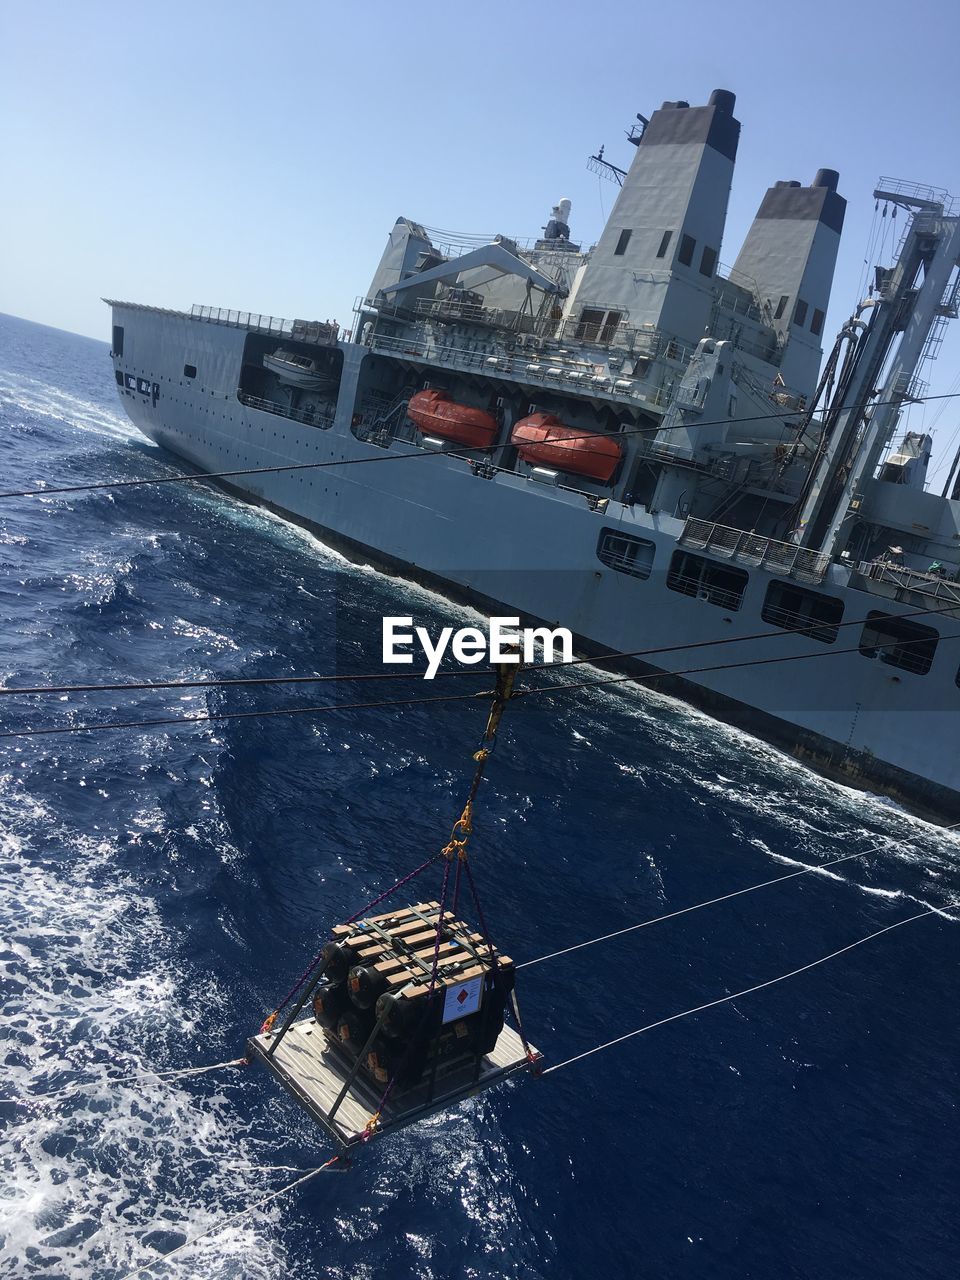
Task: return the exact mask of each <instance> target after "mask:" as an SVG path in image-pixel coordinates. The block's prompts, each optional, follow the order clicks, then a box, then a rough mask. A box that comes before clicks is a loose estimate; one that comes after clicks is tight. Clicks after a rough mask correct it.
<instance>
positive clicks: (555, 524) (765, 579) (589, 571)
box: [114, 304, 960, 821]
mask: <svg viewBox="0 0 960 1280" xmlns="http://www.w3.org/2000/svg"><path fill="white" fill-rule="evenodd" d="M114 324H115V326H120V327H121V328H122V330H123V334H124V339H123V343H122V353H121V352H117V353H115V354H114V365H115V369H116V372H117V381H118V385H119V386H120V388H121V398H122V402H123V405H124V408H125V409H126V410H127V412H128V414H129V416H130V418H131V419H132V421H133V422H134V424H135V425H136V426H137V427H138V428H139V430H141V431H142V432H143V434H144V435H146V436H147V437H149V438H150V439H152V440H154V441H156V442H157V443H158V444H159V445H162V446H163V447H164V448H166V449H168V450H170V452H172V453H173V454H175V455H177V456H178V457H180V458H182V459H184V460H186V461H187V462H188V463H189V464H190V466H191V468H193V469H196V470H199V471H205V472H222V471H228V470H243V469H249V468H257V467H282V466H290V465H293V466H296V465H298V464H299V465H301V466H302V464H316V463H326V462H353V461H355V460H356V461H360V460H363V459H368V458H370V459H373V458H376V459H377V461H376V462H371V463H369V465H356V466H353V465H346V466H342V467H330V468H328V469H316V470H309V469H300V470H292V471H287V472H278V473H275V474H267V475H260V476H245V477H239V476H238V477H235V478H233V479H231V480H229V481H228V482H227V483H228V487H229V488H230V489H231V490H232V491H233V492H235V493H237V494H239V495H240V496H242V497H243V498H245V499H247V500H250V501H253V502H256V503H259V504H262V505H264V506H266V507H269V508H270V509H272V510H274V511H276V512H278V513H281V514H282V515H284V516H286V517H288V518H290V519H292V520H294V521H296V522H298V523H300V524H302V525H304V526H306V527H308V528H311V529H314V530H315V531H317V532H318V533H319V534H320V535H321V536H322V537H323V538H324V539H325V540H327V541H329V542H331V543H332V544H334V545H337V546H339V547H341V548H342V549H344V550H346V551H347V552H348V554H355V555H357V556H361V557H363V558H364V559H368V560H371V561H373V562H374V563H377V564H379V565H381V566H383V567H385V568H388V569H392V570H395V571H397V572H399V573H401V574H403V575H405V576H407V577H410V578H413V579H416V580H422V581H424V582H427V583H429V584H431V585H434V586H436V587H438V588H439V589H440V590H442V591H443V592H445V593H446V594H447V595H448V596H450V597H451V598H455V599H458V600H462V601H465V602H469V603H472V604H475V605H478V606H479V607H481V608H484V609H487V610H495V611H496V612H498V613H509V614H514V613H518V614H520V615H521V616H523V617H525V618H529V619H535V620H538V621H543V622H548V623H551V624H555V625H556V624H559V625H564V626H567V627H569V628H570V629H571V630H572V631H573V632H574V634H575V635H576V636H577V637H578V643H579V646H580V648H581V650H582V651H583V652H585V653H587V654H590V655H595V654H599V653H603V652H608V651H611V652H618V653H630V654H634V655H637V656H634V657H633V658H631V659H629V660H627V661H626V662H625V663H624V667H625V669H628V670H630V671H632V672H642V673H651V672H656V673H659V675H658V679H657V681H656V683H655V686H654V687H656V688H658V689H660V690H662V691H665V692H669V693H673V694H676V695H678V696H680V697H682V698H684V699H686V700H687V701H689V702H691V703H693V704H694V705H696V706H698V707H700V708H702V709H705V710H707V711H708V712H710V713H711V714H714V715H716V716H717V717H719V718H722V719H724V720H726V721H728V722H731V723H733V724H736V725H738V726H740V727H742V728H745V729H747V730H749V731H751V732H753V733H755V734H757V735H758V736H759V737H761V738H763V739H765V740H767V741H769V742H772V743H774V744H775V745H777V746H779V747H780V748H782V749H783V750H785V751H787V752H789V753H791V754H792V755H794V756H795V757H797V758H798V759H801V760H804V761H806V762H807V763H809V764H810V765H812V766H813V767H815V768H816V769H818V770H819V771H821V772H823V773H825V774H827V775H829V776H831V777H834V778H836V779H837V780H839V781H842V782H844V783H848V784H851V785H855V786H860V787H865V788H869V789H874V790H878V791H881V792H884V793H886V794H889V795H891V796H893V797H894V798H896V799H898V800H900V801H902V802H903V803H904V804H905V805H907V806H908V807H910V808H912V809H913V810H915V811H918V812H922V813H924V814H927V815H929V816H932V817H935V818H937V819H940V820H947V821H952V820H956V819H958V818H960V752H958V751H957V749H956V747H957V737H958V734H957V727H956V726H957V719H956V704H957V701H958V699H960V688H958V669H957V667H958V656H960V646H957V645H955V644H951V643H948V642H949V641H950V640H955V639H956V638H958V637H960V623H958V622H957V621H956V620H955V619H954V617H952V616H951V615H950V614H947V613H945V612H944V611H943V610H942V608H940V609H938V610H937V612H938V614H939V615H940V616H937V618H936V620H935V623H936V629H937V631H938V632H939V636H940V642H939V643H938V645H937V650H936V654H935V656H934V658H933V661H932V664H931V666H930V669H929V671H927V672H926V673H925V674H915V673H913V672H911V671H907V670H902V669H894V668H893V667H891V666H890V665H888V664H887V663H886V662H883V661H876V660H870V659H869V658H868V657H867V656H866V655H865V654H864V653H863V652H861V651H860V650H859V649H858V640H859V637H860V633H861V628H860V626H859V625H847V624H848V623H850V624H852V623H854V622H857V623H859V620H862V619H864V618H865V617H866V615H867V614H868V613H869V612H870V611H871V610H877V609H881V608H882V610H883V611H884V612H885V613H886V614H888V615H898V614H899V615H915V614H917V613H918V612H919V611H921V610H923V609H925V608H926V609H930V608H931V604H930V601H929V600H923V599H920V600H918V599H916V598H913V597H912V596H907V595H905V593H904V592H902V591H898V590H895V589H893V588H890V589H888V588H886V587H885V586H883V585H882V584H871V583H868V582H865V581H864V580H863V579H862V578H858V577H857V575H856V574H853V573H851V570H850V569H848V568H846V567H844V566H841V565H832V566H831V567H830V568H829V570H828V571H827V574H826V577H825V578H824V580H823V582H822V589H823V591H824V592H826V593H828V594H829V595H830V596H831V597H834V598H837V599H840V600H842V602H843V609H844V619H845V625H844V626H843V627H842V628H841V629H840V630H839V633H838V636H837V637H836V638H835V639H834V641H833V642H832V643H830V644H826V643H820V642H818V641H817V640H816V639H815V638H812V637H811V636H810V635H809V634H799V633H795V634H783V633H782V632H781V631H780V630H779V629H778V628H776V627H773V626H771V625H770V624H769V622H765V621H764V620H763V618H762V617H761V612H762V610H763V607H764V600H765V599H766V597H767V591H768V587H769V585H770V583H771V582H772V581H774V580H782V576H783V575H782V574H779V575H778V574H775V573H772V572H770V571H769V570H768V569H767V568H765V567H764V565H763V564H762V563H759V564H752V565H750V566H749V568H748V578H749V580H748V582H747V584H746V586H745V589H744V591H743V593H742V599H741V600H740V601H739V602H738V604H737V607H731V608H725V607H724V603H723V601H722V600H718V599H716V598H712V599H711V598H697V596H696V595H689V594H683V593H682V592H678V591H677V590H676V589H671V587H670V586H669V585H668V573H669V565H670V562H671V556H672V555H673V553H674V552H675V551H676V550H677V548H678V546H679V545H681V539H682V538H683V537H684V531H685V522H684V521H683V520H680V519H677V518H674V517H672V516H670V515H666V514H663V513H660V514H651V513H650V512H649V511H648V510H646V509H645V508H643V507H641V506H639V505H633V504H630V503H627V502H613V501H610V502H608V503H599V504H598V503H596V502H592V501H591V500H590V495H588V494H584V493H582V492H577V491H576V490H572V489H566V488H562V487H560V486H551V485H545V484H539V483H536V482H533V481H531V479H530V477H529V475H526V474H520V473H511V472H509V471H496V472H494V471H493V470H492V469H490V470H488V471H485V470H484V469H483V468H481V467H478V466H477V465H476V463H475V461H471V459H470V457H469V456H463V455H461V454H450V453H446V452H434V451H430V450H423V451H420V452H418V454H417V456H416V457H412V458H400V457H396V456H394V457H391V454H393V455H398V454H400V453H409V452H411V450H412V448H413V446H412V445H411V444H410V443H409V442H404V441H401V440H393V441H392V442H391V443H390V445H389V447H387V448H383V447H379V446H378V445H376V444H372V443H369V442H367V441H364V440H362V439H359V438H358V437H357V435H356V434H355V433H354V431H353V430H352V429H351V425H352V424H353V423H355V421H356V415H357V414H358V413H360V412H361V411H362V408H363V371H364V366H365V362H367V361H368V360H369V359H370V358H371V352H370V350H369V349H368V348H367V347H365V346H363V345H360V344H357V343H341V344H340V346H339V350H340V352H341V353H342V360H343V366H342V377H341V381H340V391H339V398H338V400H337V406H336V414H335V417H334V418H333V419H332V424H331V425H327V424H326V423H324V424H323V425H322V426H320V425H315V424H313V423H310V422H300V421H296V420H294V419H293V418H292V417H290V416H287V415H285V414H284V413H283V412H279V411H266V410H264V409H261V408H256V407H252V406H251V405H250V403H249V402H247V403H244V402H242V400H241V398H240V397H239V396H238V386H239V384H240V375H241V368H242V364H243V359H244V347H245V342H246V339H247V335H248V332H249V330H248V328H247V327H245V326H244V325H241V324H231V323H211V322H209V321H207V320H202V319H198V318H196V317H191V316H189V315H187V314H184V313H174V312H163V311H160V310H157V309H153V308H147V307H139V306H134V305H131V304H114ZM185 360H186V361H188V362H189V365H190V366H191V367H194V368H195V369H197V370H198V371H199V372H198V373H197V375H196V376H195V377H192V378H189V377H186V376H185V371H184V370H185V365H184V362H185ZM611 533H613V534H616V533H622V534H627V535H630V536H632V537H635V538H639V539H642V540H643V541H644V543H645V544H646V543H649V544H652V546H653V551H652V559H651V563H650V564H649V566H647V568H648V569H649V572H647V568H645V570H644V573H643V574H642V575H640V574H637V573H636V572H632V571H630V569H629V568H627V569H626V570H625V569H624V567H623V566H620V567H617V566H616V565H613V566H611V564H610V562H609V557H608V558H607V559H606V560H602V559H601V558H600V556H599V554H598V551H599V548H600V545H601V542H602V537H603V535H606V534H611ZM898 597H899V598H898ZM932 607H933V608H935V609H936V606H932ZM770 632H774V633H775V634H774V635H767V636H766V638H764V633H770ZM740 637H759V638H755V639H749V638H744V639H742V641H741V642H737V643H722V644H719V645H717V644H716V642H717V641H723V642H733V641H735V640H738V638H740ZM696 645H704V646H710V645H713V646H714V647H703V648H696V647H693V648H689V649H685V646H696ZM650 650H656V651H661V652H656V653H650V652H646V651H650ZM638 651H643V652H638ZM644 653H645V656H644ZM774 658H776V659H781V658H783V659H795V660H790V661H771V659H774ZM751 664H753V665H751ZM710 668H715V669H710ZM716 668H720V669H716Z"/></svg>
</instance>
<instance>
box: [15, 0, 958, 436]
mask: <svg viewBox="0 0 960 1280" xmlns="http://www.w3.org/2000/svg"><path fill="white" fill-rule="evenodd" d="M958 37H960V8H958V7H957V6H956V5H953V4H950V3H949V2H948V0H939V2H933V0H913V2H912V3H909V4H903V3H900V4H897V5H893V4H890V3H888V0H874V2H873V3H860V2H859V0H857V2H848V3H844V4H838V3H836V2H835V0H834V2H832V3H825V2H824V0H798V2H797V3H795V4H793V5H788V4H783V3H771V2H770V0H765V2H763V3H756V2H754V0H726V3H723V4H718V3H716V2H715V0H710V2H707V0H685V3H684V4H683V5H681V6H677V5H675V4H660V5H652V4H649V3H647V4H637V3H635V2H632V3H631V2H629V0H618V2H613V0H590V2H589V3H571V2H570V0H550V2H548V3H545V2H543V0H538V2H537V3H529V2H527V0H513V2H512V3H504V2H503V0H487V2H486V3H484V4H482V5H467V4H457V3H449V2H448V3H433V2H421V0H407V2H406V3H404V4H398V3H396V0H390V2H384V0H367V3H365V4H352V5H347V4H342V5H341V4H337V5H333V4H328V3H322V2H321V0H309V2H308V0H302V2H301V3H287V2H285V0H275V2H274V3H272V4H264V3H262V2H258V3H250V2H248V0H193V3H189V4H188V3H183V2H182V0H165V2H164V3H162V4H160V3H154V4H142V3H133V2H132V0H126V2H125V3H113V2H112V0H87V2H85V3H80V4H78V3H69V2H68V0H62V2H61V3H50V2H49V0H31V3H29V4H17V3H14V0H0V41H2V47H3V49H4V58H3V75H2V79H0V119H2V120H3V123H4V127H3V129H2V130H0V164H2V169H0V172H2V175H3V188H4V197H3V199H2V201H0V244H2V246H3V247H2V264H0V311H5V312H9V313H12V314H14V315H20V316H25V317H27V318H28V319H32V320H38V321H41V322H43V323H46V324H51V325H55V326H58V327H60V328H65V329H71V330H74V331H76V332H79V333H84V334H89V335H92V336H95V337H106V336H107V331H108V330H107V324H108V312H107V309H106V308H105V307H104V306H103V305H102V303H101V302H100V301H99V299H100V297H101V296H104V295H105V296H107V297H119V298H126V299H130V300H134V301H141V302H151V303H155V304H158V305H163V306H171V307H189V306H190V304H191V303H192V302H207V303H212V304H215V305H220V306H230V307H239V308H244V309H247V308H249V309H251V310H255V311H265V312H271V313H273V314H275V315H281V316H287V317H294V316H300V317H305V318H316V317H319V318H320V319H325V318H327V317H328V316H329V317H331V318H332V317H336V318H337V319H338V320H340V321H341V322H344V321H346V322H349V319H350V315H349V313H350V310H351V308H352V305H353V300H354V298H355V296H356V295H357V294H358V293H359V292H361V291H362V290H363V289H364V288H365V287H366V285H367V283H368V282H369V279H370V276H371V274H372V271H373V268H374V266H375V264H376V262H377V260H378V258H379V255H380V252H381V249H382V247H383V243H384V240H385V237H386V234H387V231H388V230H389V228H390V226H391V225H392V223H393V222H394V220H395V219H396V217H397V216H398V214H406V215H408V216H410V217H414V218H416V219H418V220H419V221H422V222H425V223H426V224H428V225H430V226H439V227H444V228H449V229H452V230H455V231H476V232H490V233H495V232H498V231H501V232H504V233H506V234H509V235H518V236H527V235H532V234H536V233H537V232H538V229H539V228H540V227H541V226H542V225H543V223H544V221H545V220H546V218H547V216H548V213H549V209H550V205H551V204H552V203H553V202H554V201H555V200H556V199H557V198H558V197H559V196H561V195H567V196H569V197H570V198H571V199H572V201H573V213H572V217H571V223H572V233H573V235H574V237H575V238H576V239H578V240H582V241H584V242H586V243H590V242H592V241H593V240H594V239H595V238H596V236H597V234H598V232H599V230H600V227H601V224H602V212H601V208H602V207H605V208H606V209H607V210H609V208H610V205H611V203H612V201H613V198H614V195H615V188H614V187H613V186H611V185H610V184H607V183H604V184H601V183H600V181H599V180H598V178H597V177H596V176H595V175H593V174H591V173H589V172H587V170H586V169H585V165H584V162H585V160H586V157H587V156H588V155H589V154H590V152H592V151H595V150H596V148H597V147H598V146H599V145H600V143H606V145H607V155H608V158H610V159H611V160H613V161H614V162H615V163H620V164H622V165H624V166H626V164H627V163H628V162H629V160H630V157H631V154H632V149H631V148H630V147H629V145H628V144H627V143H626V141H625V139H624V136H623V133H624V129H625V128H626V126H627V125H628V124H629V122H630V121H631V120H632V119H633V117H634V115H635V113H636V112H637V111H641V112H643V113H644V114H645V115H649V114H650V112H651V110H652V109H654V108H655V107H657V106H658V105H659V104H660V103H661V102H662V101H663V100H664V99H666V98H687V99H688V100H689V101H691V102H693V103H700V102H705V101H706V99H707V96H708V95H709V93H710V91H711V89H714V88H718V87H723V88H729V89H733V90H734V91H735V92H736V94H737V115H738V117H739V118H740V120H741V121H742V122H743V132H742V135H741V141H740V153H739V160H738V164H737V172H736V176H735V180H734V190H733V196H732V199H731V206H730V214H729V218H728V221H727V235H726V239H725V242H724V246H723V252H722V258H723V260H724V261H726V262H732V261H733V259H734V258H735V257H736V251H737V247H738V245H739V243H740V241H741V239H742V237H743V235H744V233H745V231H746V228H747V226H748V224H749V222H750V220H751V218H752V216H753V214H754V212H755V210H756V206H757V204H758V202H759V200H760V197H761V195H762V194H763V191H764V190H765V188H766V187H767V186H768V185H769V184H770V183H771V182H773V181H775V180H776V179H778V178H798V179H800V180H801V181H803V182H809V181H810V180H811V178H812V177H813V174H814V172H815V171H816V170H817V169H818V168H820V167H821V166H823V167H831V168H836V169H839V170H840V174H841V186H840V190H841V192H842V194H843V195H845V196H846V197H847V199H848V201H849V202H850V207H849V209H848V214H847V226H846V230H845V233H844V239H843V244H842V247H841V265H840V269H839V270H838V273H837V279H836V285H835V289H834V305H833V307H832V310H831V315H830V318H829V323H828V328H827V330H826V334H827V335H832V333H834V332H835V331H836V328H837V327H838V325H839V323H840V322H841V321H842V319H843V318H844V317H845V316H846V315H847V314H849V313H850V311H851V309H852V306H853V303H854V301H855V299H856V296H857V291H858V284H859V280H860V273H861V270H862V266H863V257H864V252H865V249H866V243H867V236H868V233H869V230H870V224H871V220H872V218H873V213H874V208H873V200H872V198H871V191H872V190H873V187H874V185H875V182H876V179H877V177H878V176H879V175H880V174H893V175H895V176H898V177H904V178H911V179H913V180H916V181H920V182H925V183H929V184H931V185H934V186H940V187H946V188H948V189H950V190H952V191H953V192H955V193H956V194H958V195H960V149H958V147H957V142H956V138H957V133H958V128H960V77H958V76H957V61H956V50H957V47H958ZM601 202H602V204H601ZM954 328H960V325H954ZM958 355H960V339H958V337H957V335H956V334H954V335H952V336H951V338H950V339H948V343H947V345H946V347H945V348H944V354H943V356H942V357H941V360H940V362H939V364H938V368H937V371H936V377H935V384H936V388H938V389H944V390H945V389H947V387H948V385H949V383H950V382H951V381H952V379H953V377H954V374H955V373H956V372H957V366H958ZM958 404H960V402H958ZM913 413H914V414H915V415H916V414H918V411H917V410H914V411H913ZM926 416H927V422H928V425H929V420H930V417H931V416H932V407H930V406H928V408H927V410H926ZM958 422H960V409H954V408H953V406H952V405H951V406H950V407H949V408H948V409H947V410H946V411H945V413H944V414H943V416H942V418H941V419H940V424H941V430H944V429H946V428H949V432H950V433H952V431H953V427H954V425H955V424H956V423H958ZM911 425H916V426H918V427H919V426H920V425H921V424H920V421H919V417H917V418H916V421H915V422H914V423H912V424H911Z"/></svg>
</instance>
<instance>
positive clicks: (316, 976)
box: [260, 850, 443, 1035]
mask: <svg viewBox="0 0 960 1280" xmlns="http://www.w3.org/2000/svg"><path fill="white" fill-rule="evenodd" d="M442 857H443V851H442V850H441V852H440V853H435V854H434V855H433V857H431V858H428V859H427V860H426V862H421V863H420V866H419V867H415V868H414V870H413V871H411V872H409V873H408V874H407V875H405V876H401V878H400V879H399V880H398V881H397V882H396V884H392V885H391V886H390V888H389V889H385V890H384V891H383V893H380V894H378V895H377V896H376V897H375V898H374V899H373V900H372V901H371V902H368V903H367V905H366V906H365V907H362V908H361V909H360V910H359V911H356V912H354V914H353V915H352V916H350V918H349V919H348V920H346V921H344V923H345V924H353V923H354V922H355V921H357V920H359V919H360V918H361V916H365V915H368V914H369V913H370V912H371V911H372V910H373V908H374V907H377V906H379V905H380V903H381V902H384V901H385V900H386V899H387V898H389V897H391V896H392V895H393V894H395V893H396V892H397V891H398V890H399V889H402V888H403V887H404V885H407V884H410V883H411V881H413V880H416V878H417V876H419V875H422V874H423V872H424V871H426V870H427V868H428V867H432V866H433V865H434V863H436V862H439V861H440V859H441V858H442ZM324 945H326V944H324ZM322 962H323V951H322V950H321V951H318V952H317V954H316V955H315V956H314V957H313V959H312V960H311V961H310V963H309V964H308V965H307V967H306V969H304V971H303V973H301V975H300V977H299V978H298V979H297V980H296V982H295V983H294V984H293V986H292V987H291V988H290V990H289V991H288V992H287V994H286V995H285V996H284V997H283V999H282V1000H281V1001H280V1003H279V1004H278V1005H277V1007H276V1008H275V1009H274V1011H273V1013H271V1014H270V1016H269V1017H268V1018H267V1019H266V1020H265V1021H264V1023H263V1026H262V1027H261V1028H260V1034H261V1035H266V1034H268V1033H269V1032H270V1031H272V1030H273V1028H274V1026H275V1025H276V1022H277V1019H278V1018H279V1017H280V1014H281V1013H282V1012H283V1010H284V1009H285V1008H286V1006H287V1005H288V1004H289V1003H290V1001H291V1000H292V999H293V998H294V997H295V996H296V995H297V994H298V992H300V991H301V990H302V989H303V987H304V986H305V984H306V983H307V982H308V981H309V980H310V979H311V978H313V982H311V983H310V987H308V988H307V991H306V993H305V995H304V998H303V1000H301V1001H300V1002H299V1004H298V1005H297V1007H296V1009H295V1010H294V1016H296V1014H297V1013H299V1011H300V1009H301V1008H302V1007H303V1005H304V1004H305V1003H306V998H307V996H308V995H309V994H310V990H311V989H312V987H314V986H315V985H316V983H317V982H318V981H319V980H320V978H321V977H322V976H323V971H322V969H321V971H320V972H319V973H318V972H317V969H318V967H319V966H320V965H321V964H322ZM290 1021H292V1019H290ZM284 1030H286V1028H284Z"/></svg>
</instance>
